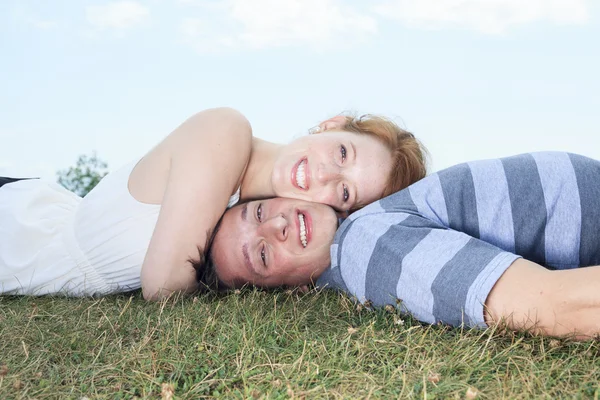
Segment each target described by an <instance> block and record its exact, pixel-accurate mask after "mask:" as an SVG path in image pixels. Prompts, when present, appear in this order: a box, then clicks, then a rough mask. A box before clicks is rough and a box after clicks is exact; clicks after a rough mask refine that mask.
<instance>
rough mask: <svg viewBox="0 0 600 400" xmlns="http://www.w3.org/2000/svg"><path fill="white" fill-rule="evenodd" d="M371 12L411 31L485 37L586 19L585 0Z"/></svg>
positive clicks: (415, 5) (417, 5)
mask: <svg viewBox="0 0 600 400" xmlns="http://www.w3.org/2000/svg"><path fill="white" fill-rule="evenodd" d="M374 10H375V12H376V13H378V14H380V15H382V16H385V17H388V18H393V19H397V20H399V21H401V22H402V23H404V24H405V25H407V26H409V27H413V28H422V29H444V28H462V29H471V30H476V31H480V32H483V33H488V34H498V33H503V32H505V31H506V30H507V29H508V28H509V27H511V26H514V25H520V24H525V23H530V22H536V21H549V22H553V23H557V24H580V23H585V22H586V21H587V20H588V18H589V11H588V6H587V0H418V1H417V0H385V1H384V2H382V3H380V4H379V5H378V6H376V7H375V9H374Z"/></svg>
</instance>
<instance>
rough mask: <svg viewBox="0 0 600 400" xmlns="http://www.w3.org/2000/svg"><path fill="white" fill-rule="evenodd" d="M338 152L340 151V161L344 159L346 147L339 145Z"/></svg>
mask: <svg viewBox="0 0 600 400" xmlns="http://www.w3.org/2000/svg"><path fill="white" fill-rule="evenodd" d="M340 153H342V162H344V161H346V147H344V145H341V146H340Z"/></svg>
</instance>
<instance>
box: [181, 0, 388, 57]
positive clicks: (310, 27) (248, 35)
mask: <svg viewBox="0 0 600 400" xmlns="http://www.w3.org/2000/svg"><path fill="white" fill-rule="evenodd" d="M195 4H198V3H195ZM204 4H205V10H210V13H209V14H211V16H210V18H209V17H206V16H205V17H204V18H187V19H185V20H183V21H182V24H181V26H180V29H181V32H182V33H183V34H184V35H185V36H186V37H187V39H188V41H189V40H191V41H195V42H196V43H205V44H206V43H213V44H214V43H219V44H220V45H227V46H235V47H246V48H255V49H261V48H268V47H280V46H288V45H309V46H315V47H330V46H334V45H351V44H352V43H353V42H355V41H359V42H360V41H363V40H364V39H366V38H367V37H369V36H370V35H372V34H374V33H376V32H377V22H376V20H375V19H374V18H373V17H370V16H365V15H362V14H361V13H359V12H358V11H357V10H354V9H352V7H350V6H348V5H344V4H342V2H341V1H340V0H227V1H226V2H224V3H222V4H221V5H220V7H215V6H214V3H210V2H205V3H204ZM215 14H217V16H215ZM217 20H218V22H216V21H217ZM201 47H202V46H201Z"/></svg>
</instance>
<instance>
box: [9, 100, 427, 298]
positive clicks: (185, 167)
mask: <svg viewBox="0 0 600 400" xmlns="http://www.w3.org/2000/svg"><path fill="white" fill-rule="evenodd" d="M313 133H315V134H313V135H308V136H305V137H302V138H300V139H297V140H295V141H294V142H292V143H290V144H288V145H279V144H274V143H270V142H266V141H264V140H260V139H257V138H254V137H252V131H251V128H250V124H249V123H248V121H247V120H246V119H245V118H244V116H243V115H241V114H240V113H239V112H237V111H235V110H232V109H229V108H218V109H210V110H206V111H203V112H200V113H198V114H196V115H194V116H192V117H191V118H189V119H188V120H187V121H185V122H184V123H183V124H182V125H181V126H179V127H178V128H177V129H175V130H174V131H173V132H172V133H171V134H170V135H169V136H167V138H165V139H164V140H163V141H162V142H161V143H159V144H158V145H157V146H156V147H155V148H153V149H152V150H151V151H150V152H148V153H147V154H146V155H145V156H144V157H142V159H141V160H137V162H133V163H131V164H129V165H126V166H125V167H123V168H121V169H120V170H117V171H115V172H114V173H111V174H109V175H108V176H107V177H105V178H104V179H103V180H102V181H101V182H100V184H98V186H96V188H94V190H92V191H91V192H90V193H89V194H88V195H87V196H86V197H85V198H83V199H81V198H79V197H78V196H76V195H74V194H73V193H70V192H68V191H67V190H65V189H63V188H61V187H60V186H58V185H56V184H52V183H45V182H42V181H39V180H23V181H18V182H12V183H7V184H5V185H4V186H3V187H2V188H0V293H8V294H48V293H57V292H60V293H65V294H67V295H72V296H80V295H92V294H100V295H104V294H109V293H115V292H124V291H129V290H133V289H137V288H139V287H140V286H141V288H142V290H143V295H144V298H146V299H148V300H157V299H160V298H162V297H164V296H167V295H169V294H170V293H172V292H175V291H183V292H191V291H194V290H196V288H197V282H196V271H195V268H194V265H195V264H197V263H198V262H199V261H200V260H202V259H203V255H204V249H205V247H206V243H207V241H208V240H209V239H210V236H211V230H212V229H213V228H214V227H215V225H216V224H217V222H218V221H219V219H220V217H221V215H222V214H223V213H224V211H225V209H226V207H231V206H232V205H233V204H235V203H237V202H238V201H239V200H243V201H245V200H248V199H255V198H264V197H274V196H285V197H294V198H299V199H304V200H310V201H316V202H321V203H325V204H329V205H331V206H333V207H335V208H336V209H338V210H340V211H349V210H353V209H356V208H358V207H360V206H362V205H365V204H368V203H370V202H372V201H374V200H377V199H379V198H381V197H383V196H385V195H387V194H390V193H392V192H394V191H397V190H399V189H401V188H403V187H405V186H408V185H409V184H411V183H412V182H414V181H416V180H418V179H420V178H422V177H423V176H424V175H425V165H424V149H423V148H422V147H421V146H420V144H419V143H418V141H417V140H416V139H415V138H414V136H413V135H412V134H410V133H408V132H406V131H404V130H402V129H400V128H399V127H397V126H396V125H395V124H394V123H392V122H391V121H389V120H387V119H384V118H381V117H370V116H367V117H362V118H353V117H346V116H337V117H334V118H332V119H330V120H327V121H324V122H323V123H321V124H320V125H319V126H318V127H316V128H314V129H313ZM316 133H318V134H316Z"/></svg>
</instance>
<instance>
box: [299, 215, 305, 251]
mask: <svg viewBox="0 0 600 400" xmlns="http://www.w3.org/2000/svg"><path fill="white" fill-rule="evenodd" d="M298 220H299V221H300V241H301V242H302V247H306V245H307V242H306V224H305V223H304V215H302V214H298Z"/></svg>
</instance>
